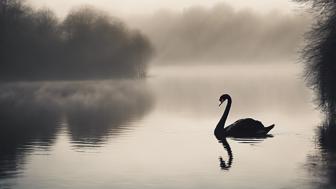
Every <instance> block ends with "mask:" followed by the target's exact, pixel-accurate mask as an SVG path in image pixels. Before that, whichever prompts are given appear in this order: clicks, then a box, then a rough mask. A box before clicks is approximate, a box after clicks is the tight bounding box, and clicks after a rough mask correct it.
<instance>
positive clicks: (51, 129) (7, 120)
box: [0, 81, 152, 178]
mask: <svg viewBox="0 0 336 189" xmlns="http://www.w3.org/2000/svg"><path fill="white" fill-rule="evenodd" d="M151 106H152V98H151V95H150V93H149V92H148V90H147V89H146V87H145V84H144V83H142V82H141V81H104V82H70V83H69V82H64V83H62V82H51V83H22V84H3V85H1V86H0V178H1V177H8V176H10V175H15V174H16V173H18V171H20V170H21V165H23V163H24V160H25V156H26V154H27V153H28V152H31V151H32V150H34V148H36V147H46V149H47V148H48V146H51V145H52V144H53V142H54V141H55V137H56V136H57V132H58V130H59V128H60V125H61V122H63V121H64V120H65V121H67V124H66V125H68V129H69V131H70V136H71V139H72V141H74V142H76V143H90V144H97V143H101V142H103V141H105V140H106V138H107V137H108V136H111V135H117V134H119V133H121V132H122V131H124V130H125V129H126V128H127V127H129V126H130V124H128V122H129V121H132V120H133V119H139V118H141V117H142V116H144V115H145V114H146V113H147V112H148V111H149V110H150V108H151Z"/></svg>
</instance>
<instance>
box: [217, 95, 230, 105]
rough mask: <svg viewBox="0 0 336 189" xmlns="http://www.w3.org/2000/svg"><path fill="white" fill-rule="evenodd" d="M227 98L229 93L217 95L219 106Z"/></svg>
mask: <svg viewBox="0 0 336 189" xmlns="http://www.w3.org/2000/svg"><path fill="white" fill-rule="evenodd" d="M227 99H231V97H230V95H228V94H223V95H222V96H220V97H219V106H220V105H222V104H223V102H224V101H225V100H227Z"/></svg>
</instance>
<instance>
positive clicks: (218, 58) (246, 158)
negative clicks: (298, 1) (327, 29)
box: [0, 0, 336, 189]
mask: <svg viewBox="0 0 336 189" xmlns="http://www.w3.org/2000/svg"><path fill="white" fill-rule="evenodd" d="M1 2H4V1H1ZM10 2H12V3H14V4H12V5H13V6H11V7H10V8H11V9H7V10H11V11H12V12H10V11H9V12H10V13H11V14H8V12H7V13H6V11H2V12H0V15H1V16H2V17H1V19H0V22H1V24H3V26H6V30H3V28H2V30H0V32H2V33H1V34H3V35H0V39H1V40H2V41H4V42H5V43H2V45H1V44H0V48H1V49H2V50H3V51H1V52H0V55H1V56H0V58H1V65H0V73H3V74H0V75H1V76H0V81H1V82H0V189H2V188H5V189H7V188H9V189H36V188H49V189H59V188H65V189H92V188H98V189H105V188H106V189H107V188H118V189H142V188H143V189H171V188H178V189H204V188H213V189H217V188H218V189H219V188H232V189H245V188H251V189H269V188H279V189H283V188H300V189H318V188H324V187H326V188H333V187H335V185H336V183H335V182H334V180H335V179H334V178H335V170H336V169H335V166H334V164H335V163H334V162H335V160H334V157H336V156H335V155H334V154H335V153H334V152H335V150H333V149H334V148H333V147H332V146H330V145H329V146H328V145H325V144H326V143H325V142H326V141H325V140H324V139H325V138H324V137H323V134H325V133H323V132H322V131H320V130H319V129H318V128H320V127H319V126H321V125H323V120H324V116H323V115H322V113H321V111H320V110H319V109H317V108H316V102H315V100H316V94H314V93H313V92H312V91H311V90H310V89H309V88H308V87H307V86H306V83H305V82H304V79H303V71H304V68H303V66H302V64H296V62H297V58H298V57H299V55H298V51H299V49H300V47H301V46H302V44H303V43H304V41H303V34H304V32H305V31H306V30H307V29H308V28H309V27H310V24H311V22H312V16H311V15H310V14H309V13H308V12H305V11H304V10H300V11H290V12H289V11H288V10H285V9H286V8H284V7H287V6H284V7H283V6H280V7H279V9H277V10H275V9H273V8H270V7H272V6H273V5H272V6H271V5H270V4H269V1H267V3H266V1H258V3H257V2H256V1H251V2H255V3H256V4H258V6H259V7H260V9H263V11H261V10H260V9H254V8H251V7H249V6H247V5H246V7H245V6H242V7H239V5H240V4H241V3H242V2H243V1H241V0H237V1H236V2H229V1H228V2H227V3H225V2H218V1H211V2H210V1H209V2H208V3H206V1H198V2H199V5H197V4H195V3H193V2H192V1H189V0H185V1H184V0H183V1H180V2H177V1H171V2H168V1H162V5H168V4H169V5H171V6H172V7H174V6H173V5H177V4H179V5H181V7H183V8H175V9H172V8H171V7H169V6H165V7H163V9H160V8H161V7H160V6H159V5H158V4H157V3H158V2H159V1H155V2H154V1H149V0H148V1H144V2H143V3H144V4H146V3H145V2H147V3H149V4H151V3H150V2H152V4H151V5H153V6H154V4H155V6H154V7H155V8H153V7H146V6H145V5H144V4H142V5H141V7H142V8H141V9H142V10H141V11H140V8H139V12H133V13H132V12H131V13H130V12H123V10H121V9H122V8H121V7H123V6H124V7H125V6H126V5H129V6H131V5H132V7H133V8H131V7H130V10H132V9H134V7H135V6H136V5H137V4H136V3H134V1H131V0H125V1H123V2H121V1H120V2H119V4H118V3H116V9H118V8H120V12H122V13H120V12H118V11H116V12H113V11H112V8H110V6H112V4H113V3H112V2H115V1H114V0H111V1H105V0H98V1H95V2H93V1H79V0H74V1H66V2H65V1H63V0H60V1H56V0H55V1H54V0H50V1H41V0H31V1H27V4H20V3H18V2H23V1H20V0H10ZM251 2H249V3H251ZM260 2H264V3H265V7H268V8H265V7H261V6H262V5H261V4H260ZM276 2H277V4H278V5H284V4H286V3H280V2H279V1H276ZM16 3H18V4H16ZM29 3H32V4H31V5H30V4H29ZM63 3H64V5H63ZM81 3H87V4H90V5H89V6H87V5H81ZM104 3H105V4H106V7H105V9H104V7H103V8H102V6H103V4H104ZM123 3H124V4H123ZM18 5H20V6H18ZM21 5H22V6H21ZM75 5H76V6H75ZM117 5H118V6H119V7H118V6H117ZM182 5H183V6H182ZM43 6H45V7H44V8H42V9H39V8H41V7H43ZM72 6H74V7H72ZM97 7H98V9H97ZM99 7H101V8H102V9H104V11H105V12H102V11H101V10H100V9H99ZM126 7H127V6H126ZM175 7H176V6H175ZM146 8H148V9H146ZM63 9H64V10H63ZM1 10H2V9H1ZM17 10H19V11H17ZM147 10H151V11H147ZM4 15H5V16H4ZM8 15H10V16H12V17H7V16H8ZM48 24H50V25H48ZM42 26H45V27H42ZM46 26H53V27H46ZM22 28H23V29H22ZM50 28H51V30H49V29H50ZM7 29H9V30H7ZM42 34H46V35H42ZM49 34H50V35H49ZM44 39H50V40H44ZM4 44H5V45H4ZM1 49H0V50H1ZM63 55H64V56H63ZM1 68H3V69H1ZM225 93H226V94H230V95H231V97H232V108H231V110H230V112H229V116H228V118H227V124H230V123H233V122H235V121H236V120H237V119H241V118H254V119H257V120H260V121H261V122H262V123H263V124H264V125H265V126H268V125H271V124H275V127H274V129H273V130H271V132H270V134H271V135H270V136H269V137H265V138H248V139H242V138H227V140H226V141H225V142H224V141H222V142H221V143H219V141H218V140H216V138H215V137H214V128H215V126H216V124H217V123H218V121H219V120H220V118H221V116H222V115H223V111H224V108H225V107H226V105H227V104H226V103H224V104H223V105H222V106H220V107H218V104H219V101H218V99H219V96H220V95H222V94H225ZM328 144H329V143H328Z"/></svg>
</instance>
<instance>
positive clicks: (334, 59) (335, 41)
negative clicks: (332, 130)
mask: <svg viewBox="0 0 336 189" xmlns="http://www.w3.org/2000/svg"><path fill="white" fill-rule="evenodd" d="M296 1H298V2H301V3H305V4H308V5H310V6H311V10H312V11H313V13H314V14H315V18H316V21H315V23H314V25H313V26H312V29H311V31H309V32H308V33H307V35H306V39H307V44H306V46H305V48H304V49H303V53H302V57H303V60H304V63H305V68H306V72H305V73H306V79H307V82H308V84H309V86H311V87H312V88H313V89H314V90H316V91H317V94H318V100H319V106H320V107H321V108H322V110H323V111H324V112H325V113H326V114H327V117H328V122H331V123H335V121H336V118H335V115H336V86H335V83H336V2H335V1H332V0H296Z"/></svg>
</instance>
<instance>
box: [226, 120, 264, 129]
mask: <svg viewBox="0 0 336 189" xmlns="http://www.w3.org/2000/svg"><path fill="white" fill-rule="evenodd" d="M232 125H235V126H236V127H240V128H241V129H243V128H244V129H252V128H255V129H260V128H264V125H263V124H262V123H261V122H260V121H257V120H254V119H252V118H245V119H240V120H237V121H236V122H234V123H233V124H232Z"/></svg>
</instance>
